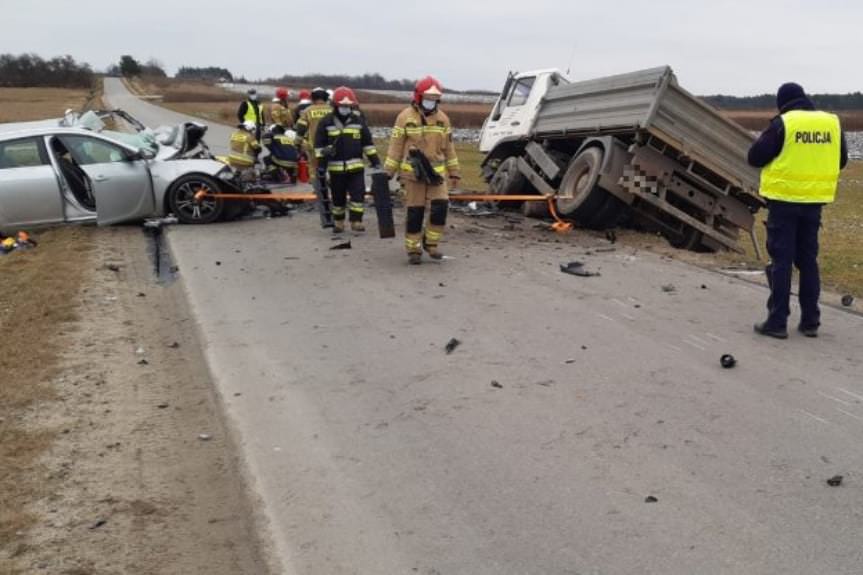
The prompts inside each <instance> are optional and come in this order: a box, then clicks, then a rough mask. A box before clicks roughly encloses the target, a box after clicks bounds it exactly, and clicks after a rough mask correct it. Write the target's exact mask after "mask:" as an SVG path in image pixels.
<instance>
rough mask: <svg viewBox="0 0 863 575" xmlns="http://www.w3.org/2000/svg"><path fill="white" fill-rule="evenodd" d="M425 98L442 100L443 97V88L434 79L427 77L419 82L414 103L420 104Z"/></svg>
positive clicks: (415, 88)
mask: <svg viewBox="0 0 863 575" xmlns="http://www.w3.org/2000/svg"><path fill="white" fill-rule="evenodd" d="M423 96H429V97H432V98H437V99H440V97H441V96H443V88H442V87H441V85H440V82H438V81H437V80H436V79H435V78H434V77H432V76H426V77H425V78H423V79H422V80H418V81H417V84H416V86H415V87H414V103H415V104H419V103H420V100H422V98H423Z"/></svg>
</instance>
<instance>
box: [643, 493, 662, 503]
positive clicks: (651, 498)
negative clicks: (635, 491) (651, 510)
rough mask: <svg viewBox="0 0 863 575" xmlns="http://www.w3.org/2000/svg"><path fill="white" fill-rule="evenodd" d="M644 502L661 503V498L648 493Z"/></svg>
mask: <svg viewBox="0 0 863 575" xmlns="http://www.w3.org/2000/svg"><path fill="white" fill-rule="evenodd" d="M644 502H645V503H659V499H657V498H656V497H654V496H653V495H648V496H647V497H645V498H644Z"/></svg>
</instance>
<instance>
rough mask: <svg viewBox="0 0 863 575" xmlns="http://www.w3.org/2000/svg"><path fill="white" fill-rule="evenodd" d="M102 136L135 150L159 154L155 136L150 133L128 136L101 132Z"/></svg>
mask: <svg viewBox="0 0 863 575" xmlns="http://www.w3.org/2000/svg"><path fill="white" fill-rule="evenodd" d="M102 134H103V135H105V136H108V137H109V138H111V139H112V140H116V141H118V142H122V143H124V144H126V145H128V146H130V147H132V148H135V149H136V150H141V149H143V150H148V151H150V152H152V153H153V154H156V153H158V152H159V144H158V142H157V141H156V134H155V133H153V132H150V131H146V132H138V133H137V134H129V133H128V132H114V131H112V130H103V131H102Z"/></svg>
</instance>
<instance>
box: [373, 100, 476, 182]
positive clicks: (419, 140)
mask: <svg viewBox="0 0 863 575" xmlns="http://www.w3.org/2000/svg"><path fill="white" fill-rule="evenodd" d="M413 149H417V150H420V151H421V152H422V153H423V154H425V155H426V157H427V158H428V159H429V161H430V162H431V165H432V167H433V168H434V170H435V172H437V173H438V174H440V175H441V176H443V175H444V174H448V175H449V176H450V177H459V163H458V156H457V155H456V152H455V146H454V145H453V141H452V125H451V124H450V121H449V117H448V116H447V115H446V114H445V113H444V112H443V111H441V110H440V109H438V110H436V111H435V112H434V113H433V114H431V115H429V116H426V115H424V114H423V113H422V112H421V111H420V110H419V109H418V108H417V107H416V106H415V105H411V106H410V107H408V108H405V109H404V110H402V112H401V113H400V114H399V115H398V117H397V118H396V123H395V126H394V127H393V132H392V136H391V137H390V146H389V149H388V150H387V159H386V161H385V162H384V169H385V170H386V171H387V173H388V174H390V175H392V174H395V173H396V172H398V173H400V175H401V177H403V178H406V179H408V180H412V181H415V180H416V175H415V174H414V171H413V168H412V167H411V164H410V163H408V162H407V161H406V158H407V155H408V152H410V150H413Z"/></svg>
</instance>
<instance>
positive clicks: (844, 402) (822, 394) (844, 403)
mask: <svg viewBox="0 0 863 575" xmlns="http://www.w3.org/2000/svg"><path fill="white" fill-rule="evenodd" d="M818 395H820V396H821V397H826V398H827V399H832V400H833V401H836V402H838V403H841V404H842V405H847V406H848V407H854V404H853V403H848V402H847V401H843V400H841V399H839V398H838V397H833V396H832V395H827V394H826V393H824V392H821V391H819V392H818Z"/></svg>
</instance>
